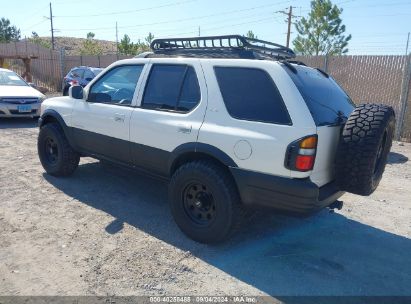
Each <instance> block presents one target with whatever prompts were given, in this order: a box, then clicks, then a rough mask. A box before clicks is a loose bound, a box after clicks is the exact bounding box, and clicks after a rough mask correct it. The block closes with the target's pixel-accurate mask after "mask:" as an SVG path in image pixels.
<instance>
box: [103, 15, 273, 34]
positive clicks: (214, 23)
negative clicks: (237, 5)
mask: <svg viewBox="0 0 411 304" xmlns="http://www.w3.org/2000/svg"><path fill="white" fill-rule="evenodd" d="M265 15H266V16H265ZM255 17H259V18H258V19H257V20H255V19H251V20H249V21H247V20H244V19H249V18H255ZM262 17H264V18H265V19H264V20H268V19H270V18H271V19H272V13H271V12H269V13H268V14H252V15H248V16H242V17H238V16H237V17H235V18H225V19H224V20H220V21H216V22H213V25H216V24H227V23H228V24H227V25H222V26H220V27H225V26H230V25H231V24H232V23H230V22H232V21H238V20H239V19H240V20H243V21H244V22H247V23H255V22H259V21H260V20H261V18H262ZM272 20H273V21H274V22H277V23H278V22H279V21H278V20H276V19H272ZM207 24H208V22H207ZM207 24H200V27H201V29H204V28H207ZM184 29H187V27H184V28H182V27H178V28H161V29H155V30H154V31H156V32H181V31H182V30H184ZM197 32H198V31H196V33H197ZM100 33H101V32H100ZM134 33H140V32H135V31H131V32H130V31H128V32H127V34H129V35H133V34H134ZM188 33H192V32H191V31H190V32H188ZM193 33H194V32H193Z"/></svg>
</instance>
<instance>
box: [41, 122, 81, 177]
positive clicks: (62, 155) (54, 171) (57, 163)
mask: <svg viewBox="0 0 411 304" xmlns="http://www.w3.org/2000/svg"><path fill="white" fill-rule="evenodd" d="M37 151H38V155H39V158H40V162H41V164H42V166H43V168H44V170H46V172H47V173H48V174H50V175H54V176H68V175H71V174H72V173H73V172H74V170H75V169H76V168H77V166H78V164H79V162H80V155H79V154H78V153H77V152H76V151H74V150H73V148H72V147H71V146H70V144H69V142H68V141H67V138H66V136H65V135H64V132H63V130H62V128H61V127H60V125H59V124H57V123H48V124H46V125H44V126H43V127H41V129H40V133H39V137H38V140H37Z"/></svg>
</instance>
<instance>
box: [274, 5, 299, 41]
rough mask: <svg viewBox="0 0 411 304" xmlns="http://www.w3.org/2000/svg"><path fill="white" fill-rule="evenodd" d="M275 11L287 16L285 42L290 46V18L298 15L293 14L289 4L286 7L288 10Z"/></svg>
mask: <svg viewBox="0 0 411 304" xmlns="http://www.w3.org/2000/svg"><path fill="white" fill-rule="evenodd" d="M276 13H281V14H284V15H286V16H287V20H286V22H287V24H288V26H287V42H286V46H287V47H290V36H291V24H292V19H293V18H296V17H299V16H294V15H293V7H292V6H291V5H290V7H289V8H288V12H286V11H276Z"/></svg>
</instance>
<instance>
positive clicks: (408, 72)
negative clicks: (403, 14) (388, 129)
mask: <svg viewBox="0 0 411 304" xmlns="http://www.w3.org/2000/svg"><path fill="white" fill-rule="evenodd" d="M409 44H410V33H409V32H408V36H407V44H406V47H405V58H406V62H405V65H404V73H403V77H402V83H401V95H400V105H401V108H400V113H399V115H398V123H397V127H396V130H395V133H396V134H395V139H396V140H398V141H399V140H401V135H402V131H403V130H402V129H403V127H404V120H405V114H406V112H407V97H408V94H409V90H410V79H411V53H408V46H409Z"/></svg>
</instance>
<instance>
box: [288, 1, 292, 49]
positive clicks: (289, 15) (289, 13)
mask: <svg viewBox="0 0 411 304" xmlns="http://www.w3.org/2000/svg"><path fill="white" fill-rule="evenodd" d="M292 17H293V7H292V6H291V5H290V9H289V10H288V30H287V44H286V46H287V47H289V46H290V35H291V18H292Z"/></svg>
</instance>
